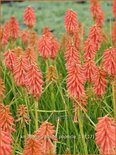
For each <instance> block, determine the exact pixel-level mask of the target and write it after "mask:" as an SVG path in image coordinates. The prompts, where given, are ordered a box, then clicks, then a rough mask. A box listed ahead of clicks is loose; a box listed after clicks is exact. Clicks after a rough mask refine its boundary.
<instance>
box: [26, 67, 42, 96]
mask: <svg viewBox="0 0 116 155" xmlns="http://www.w3.org/2000/svg"><path fill="white" fill-rule="evenodd" d="M25 84H26V87H27V89H28V91H29V93H30V94H32V95H33V96H34V97H35V98H38V97H40V96H41V94H42V85H43V80H42V73H41V72H40V70H39V69H38V67H37V65H36V64H31V65H30V66H29V69H28V71H27V74H26V78H25Z"/></svg>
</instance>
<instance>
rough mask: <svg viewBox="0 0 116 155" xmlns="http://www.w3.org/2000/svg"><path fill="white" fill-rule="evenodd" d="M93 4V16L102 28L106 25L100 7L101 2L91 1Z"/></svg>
mask: <svg viewBox="0 0 116 155" xmlns="http://www.w3.org/2000/svg"><path fill="white" fill-rule="evenodd" d="M90 2H91V8H90V9H91V14H92V17H93V18H94V20H95V23H96V24H97V25H98V26H102V25H103V23H104V12H103V11H102V8H101V6H100V3H99V0H90Z"/></svg>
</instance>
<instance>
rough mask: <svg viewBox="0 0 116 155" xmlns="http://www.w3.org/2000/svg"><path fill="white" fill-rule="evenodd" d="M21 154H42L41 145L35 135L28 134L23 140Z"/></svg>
mask: <svg viewBox="0 0 116 155" xmlns="http://www.w3.org/2000/svg"><path fill="white" fill-rule="evenodd" d="M23 155H43V153H42V145H41V143H40V141H39V139H38V138H37V137H36V136H35V135H28V138H27V139H26V140H25V146H24V153H23Z"/></svg>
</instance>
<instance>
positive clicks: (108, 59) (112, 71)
mask: <svg viewBox="0 0 116 155" xmlns="http://www.w3.org/2000/svg"><path fill="white" fill-rule="evenodd" d="M103 68H104V70H105V71H106V72H108V74H109V75H112V76H115V75H116V48H114V47H111V48H109V49H107V50H106V51H105V52H104V57H103Z"/></svg>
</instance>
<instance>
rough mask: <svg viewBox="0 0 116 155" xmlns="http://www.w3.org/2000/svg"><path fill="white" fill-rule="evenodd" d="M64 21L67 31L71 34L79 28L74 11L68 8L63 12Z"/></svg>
mask: <svg viewBox="0 0 116 155" xmlns="http://www.w3.org/2000/svg"><path fill="white" fill-rule="evenodd" d="M64 23H65V28H66V31H67V32H68V33H71V34H73V33H74V32H75V31H78V29H79V28H78V20H77V14H76V12H75V11H73V10H71V9H68V10H67V11H66V14H65V18H64Z"/></svg>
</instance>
